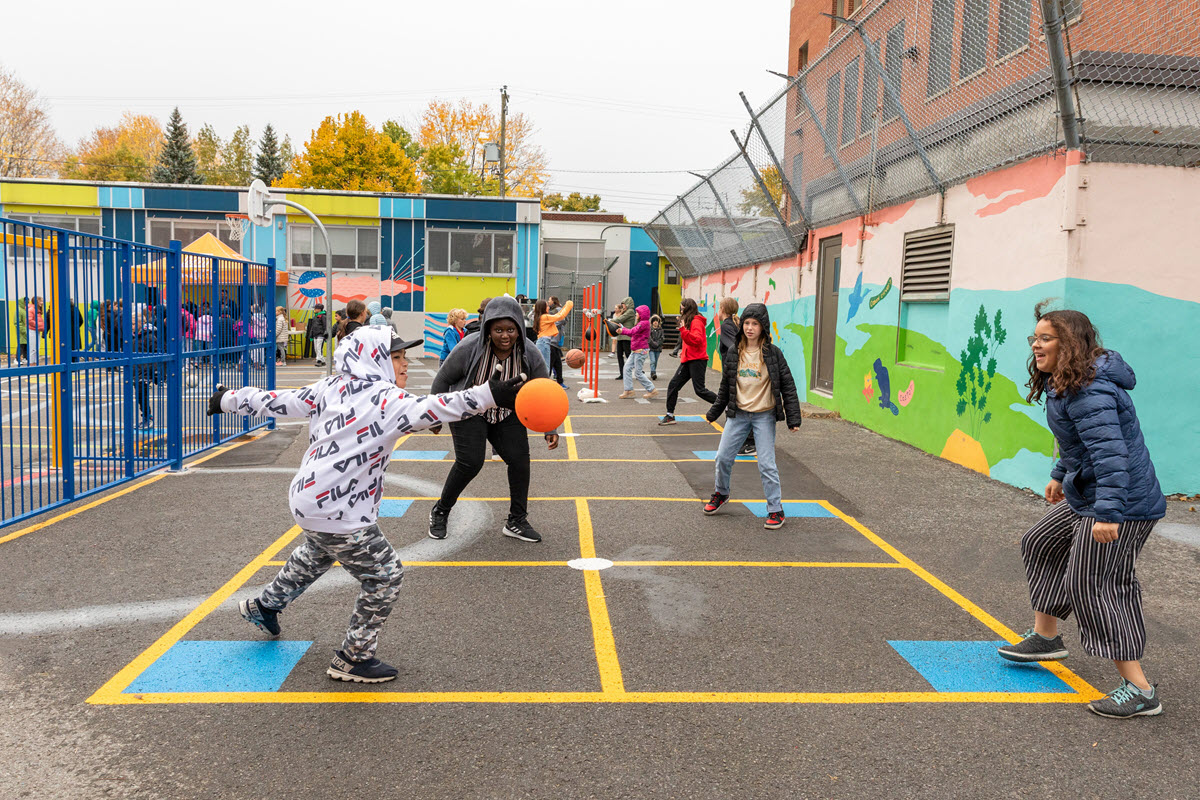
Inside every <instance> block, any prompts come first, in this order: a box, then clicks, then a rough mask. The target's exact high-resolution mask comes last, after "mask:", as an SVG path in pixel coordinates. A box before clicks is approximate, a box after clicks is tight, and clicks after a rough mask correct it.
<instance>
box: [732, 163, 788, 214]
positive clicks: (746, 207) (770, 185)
mask: <svg viewBox="0 0 1200 800" xmlns="http://www.w3.org/2000/svg"><path fill="white" fill-rule="evenodd" d="M747 174H748V177H749V178H750V181H751V186H750V188H748V189H743V190H742V200H741V202H740V203H738V211H740V212H741V213H743V214H745V215H746V216H751V217H774V216H775V209H774V208H772V207H771V202H770V201H769V200H768V199H767V196H766V195H764V194H763V191H762V188H761V187H760V186H759V185H758V181H756V180H754V177H753V175H749V170H747ZM758 174H759V175H761V176H762V179H763V183H765V184H766V185H767V191H769V192H770V193H771V200H774V201H775V205H776V206H778V207H780V208H782V205H783V179H782V178H781V177H780V175H779V170H778V169H776V168H775V167H774V166H770V167H763V168H760V169H759V171H758Z"/></svg>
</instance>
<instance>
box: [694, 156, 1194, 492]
mask: <svg viewBox="0 0 1200 800" xmlns="http://www.w3.org/2000/svg"><path fill="white" fill-rule="evenodd" d="M1064 167H1065V164H1064V160H1063V159H1055V158H1054V157H1052V156H1047V157H1045V158H1039V159H1033V160H1031V161H1030V162H1025V163H1023V164H1019V165H1016V166H1014V167H1012V168H1009V169H1007V170H1000V171H997V172H993V173H990V174H988V175H986V176H981V177H980V178H978V179H972V180H971V181H969V182H967V183H966V184H964V185H960V186H955V187H951V188H950V189H949V190H948V191H947V193H946V196H945V200H944V206H943V207H942V208H940V209H939V203H938V198H936V197H928V198H921V199H918V200H915V201H912V202H909V203H905V204H904V205H902V206H898V207H895V208H892V209H883V210H882V211H880V212H877V213H876V214H875V215H874V217H873V219H872V224H869V225H867V227H866V230H865V231H860V226H859V222H858V220H850V221H848V222H846V223H840V224H838V225H834V226H830V227H829V228H827V229H823V230H819V231H816V232H815V234H814V237H813V239H812V246H810V247H809V248H808V249H807V250H806V252H805V253H803V254H801V256H799V257H794V258H790V259H786V260H782V261H777V262H773V263H769V264H760V265H758V266H752V267H745V268H740V269H736V270H727V271H725V272H724V273H718V274H716V275H707V276H703V277H702V278H693V279H689V280H687V281H685V283H684V288H683V294H684V296H687V297H693V298H695V299H696V300H697V303H698V304H700V306H701V307H702V308H705V309H708V310H713V311H715V309H716V307H717V306H718V304H719V302H720V299H721V298H722V297H723V296H725V295H731V296H734V297H736V298H737V299H738V301H739V303H740V304H741V305H742V306H743V307H744V306H745V305H746V304H747V303H749V302H764V303H766V304H767V306H768V309H769V311H770V314H771V322H772V335H773V338H774V341H775V343H776V344H777V345H778V346H779V347H780V348H781V349H782V350H783V352H784V355H785V356H786V357H787V359H788V363H789V365H790V366H791V369H792V372H793V374H794V375H795V376H796V379H797V384H798V386H800V387H801V389H802V390H803V389H804V387H811V385H812V380H811V379H812V375H811V371H812V368H813V362H812V355H811V354H812V353H813V346H814V339H815V337H816V335H817V332H816V328H815V320H816V303H815V297H814V291H815V288H816V283H817V281H816V273H817V265H816V264H815V263H813V260H812V256H811V253H813V252H814V251H819V247H818V246H817V245H819V242H820V241H821V240H822V239H827V238H828V237H831V236H836V235H841V237H842V265H843V270H842V282H843V283H842V285H841V286H840V287H839V289H838V301H837V302H838V309H839V314H838V320H837V325H836V332H835V342H834V348H833V349H834V354H835V356H834V377H833V396H832V398H830V397H828V396H826V395H823V394H820V393H818V392H814V391H812V389H811V388H809V389H808V390H807V397H806V399H807V401H808V402H809V403H812V404H814V405H819V406H823V407H826V408H830V409H833V410H836V411H837V412H839V414H840V415H841V416H842V417H843V418H845V419H847V420H850V421H852V422H855V423H858V424H861V425H864V426H866V427H868V428H870V429H872V430H875V431H877V432H879V433H881V434H883V435H885V436H889V437H891V438H894V439H898V440H900V441H904V442H907V443H908V444H912V445H914V446H916V447H919V448H921V449H922V450H925V451H926V452H929V453H932V454H934V455H938V456H941V457H942V458H945V459H948V460H950V461H953V462H955V463H957V464H960V465H962V466H965V467H967V468H970V469H973V470H976V471H978V472H980V473H982V474H985V475H990V476H991V477H993V478H996V479H998V480H1001V481H1003V482H1006V483H1009V484H1012V485H1015V486H1019V487H1023V488H1028V489H1032V490H1034V491H1036V492H1038V493H1040V492H1041V490H1042V489H1043V487H1044V486H1045V484H1046V481H1047V480H1048V476H1049V472H1050V468H1051V466H1052V464H1053V462H1054V453H1055V443H1054V438H1053V436H1052V435H1051V434H1050V432H1049V430H1048V428H1047V427H1046V423H1045V410H1044V408H1042V407H1041V406H1033V405H1030V404H1029V403H1027V402H1026V401H1025V399H1024V398H1025V393H1026V389H1025V383H1026V381H1027V380H1028V377H1029V376H1028V366H1027V359H1028V355H1029V348H1028V346H1027V343H1026V341H1025V336H1026V334H1027V333H1031V332H1032V329H1033V325H1034V317H1033V308H1034V306H1035V305H1036V304H1037V303H1038V302H1040V301H1042V300H1044V299H1046V298H1059V299H1060V300H1059V307H1068V308H1075V309H1078V310H1081V311H1084V312H1085V313H1087V314H1088V315H1089V316H1090V317H1091V318H1092V320H1093V322H1095V324H1096V325H1097V327H1098V329H1099V330H1100V333H1101V337H1102V341H1103V343H1104V345H1105V346H1106V347H1109V348H1111V349H1114V350H1117V351H1119V352H1121V354H1122V355H1123V357H1124V358H1125V360H1126V361H1127V362H1129V363H1130V365H1131V366H1132V367H1133V368H1134V370H1135V371H1136V372H1137V375H1138V386H1137V388H1136V389H1135V390H1134V391H1133V392H1132V394H1131V396H1132V397H1133V400H1134V402H1135V404H1136V405H1137V409H1138V414H1139V418H1140V421H1141V423H1142V429H1143V432H1144V434H1145V436H1146V440H1147V444H1148V446H1149V447H1150V451H1151V455H1152V457H1153V459H1154V462H1155V466H1156V469H1157V472H1158V476H1159V480H1160V482H1161V483H1162V486H1163V489H1164V491H1166V492H1167V493H1168V494H1171V493H1186V494H1194V493H1198V492H1200V466H1198V465H1197V462H1196V460H1195V458H1194V453H1195V452H1196V451H1197V450H1200V426H1195V425H1182V426H1181V423H1180V420H1188V419H1192V418H1194V410H1193V409H1192V408H1191V401H1190V399H1189V398H1193V397H1195V395H1196V393H1197V392H1198V391H1200V348H1197V347H1195V346H1194V343H1195V342H1196V341H1198V340H1197V339H1196V336H1195V331H1197V330H1200V276H1198V275H1197V274H1196V273H1195V271H1194V270H1193V271H1192V272H1191V273H1188V274H1186V275H1180V274H1177V273H1178V269H1177V267H1178V265H1179V264H1180V263H1182V262H1181V261H1180V258H1185V259H1186V258H1191V260H1192V263H1193V264H1194V260H1195V256H1194V253H1195V252H1200V231H1198V230H1196V228H1197V226H1186V225H1169V226H1164V225H1158V226H1157V227H1156V228H1155V230H1156V234H1155V236H1154V237H1141V238H1140V239H1138V242H1139V243H1140V244H1139V246H1140V247H1141V248H1143V249H1142V250H1141V251H1139V250H1138V249H1137V248H1134V247H1133V246H1132V243H1127V242H1125V241H1124V238H1127V237H1120V236H1117V235H1116V233H1115V231H1116V230H1117V229H1119V228H1120V227H1121V226H1122V224H1123V223H1122V219H1123V216H1122V215H1123V214H1125V213H1128V211H1127V210H1128V197H1129V196H1131V195H1130V186H1131V185H1134V181H1133V180H1132V178H1131V176H1130V174H1129V173H1130V172H1131V171H1133V170H1141V172H1142V176H1143V178H1144V181H1143V182H1142V183H1138V184H1137V185H1138V186H1140V187H1141V188H1140V189H1139V191H1138V192H1137V195H1138V196H1139V197H1141V198H1143V200H1141V201H1139V203H1141V204H1142V205H1140V206H1139V209H1138V211H1137V213H1138V214H1140V215H1143V216H1147V217H1150V216H1152V215H1153V214H1155V213H1157V214H1159V215H1160V219H1162V220H1167V219H1172V218H1177V217H1178V214H1179V210H1178V208H1179V206H1178V204H1179V203H1184V204H1185V205H1186V203H1185V201H1184V200H1183V198H1184V197H1186V196H1192V197H1194V196H1200V173H1197V172H1196V171H1194V170H1193V171H1192V173H1191V174H1187V173H1186V171H1184V170H1177V169H1175V168H1162V167H1138V166H1135V165H1104V164H1089V165H1085V167H1086V168H1087V169H1089V170H1091V172H1090V173H1089V181H1088V190H1087V191H1088V198H1087V199H1088V224H1087V227H1086V228H1084V229H1081V230H1080V231H1077V232H1073V233H1070V234H1068V233H1067V232H1066V231H1064V230H1063V226H1062V224H1061V223H1062V220H1063V207H1064V191H1066V189H1065V188H1064V180H1063V177H1064V171H1065V170H1064ZM1155 181H1158V182H1161V183H1162V184H1163V185H1164V186H1165V187H1167V188H1168V189H1170V191H1167V190H1166V189H1164V191H1162V192H1160V193H1156V192H1154V191H1148V190H1147V185H1150V186H1153V185H1154V182H1155ZM1147 182H1148V184H1147ZM1185 189H1186V191H1184V190H1185ZM1143 206H1152V207H1153V208H1149V207H1143ZM1122 209H1125V211H1122ZM939 214H942V215H943V216H942V217H941V219H942V220H944V222H945V223H947V224H953V225H954V226H955V234H954V253H953V267H952V276H951V292H950V296H949V299H948V301H945V302H935V303H930V302H925V303H916V302H902V301H901V299H900V296H901V293H900V291H899V284H900V269H901V260H902V255H903V251H904V236H905V234H906V233H908V232H910V231H917V230H924V229H927V228H931V227H935V226H937V225H938V224H939ZM1068 236H1074V237H1076V240H1077V241H1076V242H1075V244H1073V245H1071V246H1068ZM860 237H861V239H862V241H863V258H862V260H861V264H859V263H858V242H859V239H860ZM1160 251H1161V252H1160ZM1189 254H1190V255H1189ZM1114 259H1120V260H1114ZM1159 264H1161V265H1162V270H1166V271H1168V272H1171V274H1173V275H1175V279H1174V280H1172V281H1165V280H1164V279H1163V277H1162V275H1161V274H1160V270H1159V269H1158V265H1159ZM851 266H858V267H859V268H858V269H857V270H855V269H851V268H850V267H851ZM1172 271H1173V272H1172ZM1067 275H1070V276H1071V277H1067ZM843 309H844V310H843ZM706 316H708V317H709V318H710V337H709V344H710V348H712V349H715V343H716V331H715V329H714V328H713V327H712V316H713V314H707V313H706ZM1150 320H1153V325H1150V324H1148V322H1149V321H1150ZM1163 342H1172V343H1173V344H1172V346H1170V347H1164V346H1163Z"/></svg>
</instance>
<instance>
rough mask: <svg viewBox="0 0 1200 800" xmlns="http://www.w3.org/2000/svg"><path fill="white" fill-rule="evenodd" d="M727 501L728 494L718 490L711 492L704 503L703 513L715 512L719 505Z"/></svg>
mask: <svg viewBox="0 0 1200 800" xmlns="http://www.w3.org/2000/svg"><path fill="white" fill-rule="evenodd" d="M728 502H729V495H727V494H721V493H720V492H713V496H712V497H711V498H709V500H708V502H707V503H705V504H704V513H705V514H710V515H711V514H715V513H717V511H718V510H719V509H720V508H721V506H723V505H725V504H726V503H728Z"/></svg>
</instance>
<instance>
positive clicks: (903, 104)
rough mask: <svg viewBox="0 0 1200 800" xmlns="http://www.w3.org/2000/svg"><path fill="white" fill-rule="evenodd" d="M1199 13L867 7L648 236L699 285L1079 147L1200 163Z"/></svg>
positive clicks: (1081, 2) (1019, 4) (1106, 5)
mask: <svg viewBox="0 0 1200 800" xmlns="http://www.w3.org/2000/svg"><path fill="white" fill-rule="evenodd" d="M1197 18H1200V0H1182V1H1181V2H1179V3H1176V4H1173V5H1171V6H1133V5H1130V4H1126V3H1112V2H1109V1H1108V0H878V2H874V3H871V2H868V3H867V4H866V5H865V6H864V7H863V8H862V9H861V10H859V11H858V12H857V13H856V14H855V15H854V16H853V17H852V18H850V19H848V20H839V21H837V23H836V24H837V28H836V30H835V31H834V32H833V35H832V36H831V37H830V40H829V44H828V46H827V47H826V48H825V50H824V51H823V52H822V53H821V54H820V55H819V56H818V57H817V58H816V59H814V60H813V61H812V62H811V63H809V64H807V65H806V66H805V67H804V68H803V69H802V70H801V71H800V73H799V74H798V75H795V76H792V77H789V78H787V79H786V85H785V86H784V87H783V88H782V89H781V90H780V91H779V92H778V93H777V94H776V95H775V96H774V97H772V98H771V99H770V100H768V101H767V102H766V103H765V104H763V105H762V106H760V107H759V108H757V109H753V108H751V106H750V105H749V104H748V103H747V104H746V109H747V112H748V114H749V119H750V121H749V123H748V124H747V125H746V127H745V128H744V129H743V130H742V131H740V132H738V131H732V132H731V133H732V135H733V138H734V139H735V141H736V143H737V150H736V152H735V153H734V154H733V155H732V156H731V157H730V158H728V159H726V160H725V161H724V162H723V163H722V164H721V165H720V166H718V167H717V168H716V169H714V170H713V171H712V172H710V173H709V174H707V175H705V176H698V177H699V178H700V180H699V181H698V182H697V183H696V184H695V185H694V186H693V187H692V188H691V189H689V190H688V191H687V192H686V193H684V194H683V195H682V196H681V197H680V198H679V199H677V200H676V201H675V202H674V203H672V204H671V205H669V206H667V208H665V209H663V211H662V212H660V213H659V214H658V215H657V216H656V217H655V218H654V219H653V220H652V221H651V222H650V224H649V225H647V226H646V230H647V232H648V233H649V234H650V236H651V237H653V238H654V240H655V241H656V242H657V243H658V245H659V248H660V249H661V250H662V251H663V252H664V254H666V256H667V258H669V259H670V260H671V262H672V263H673V264H674V265H675V266H676V267H677V268H678V269H679V270H680V272H681V273H682V274H684V275H698V274H706V273H710V272H715V271H718V270H722V269H729V268H732V267H737V266H743V265H748V264H755V263H761V262H764V261H770V260H773V259H779V258H786V257H788V256H790V255H794V254H795V253H797V252H799V250H800V249H801V248H802V247H803V243H804V239H805V237H806V235H807V233H808V231H809V230H811V229H813V228H815V227H817V226H822V225H829V224H832V223H835V222H838V221H841V220H845V219H850V218H853V217H859V216H866V217H868V218H869V217H870V215H871V214H872V212H873V211H874V210H876V209H878V208H881V207H884V206H888V205H894V204H896V203H900V202H904V201H906V200H910V199H913V198H916V197H921V196H924V195H928V194H930V193H933V192H939V191H943V190H944V189H945V188H946V187H947V186H949V185H952V184H955V183H961V182H962V181H964V180H966V179H968V178H970V177H972V176H974V175H979V174H981V173H984V172H988V171H991V170H994V169H997V168H999V167H1003V166H1004V165H1006V164H1011V163H1014V162H1017V161H1021V160H1023V159H1026V158H1029V157H1031V156H1035V155H1038V154H1042V153H1052V152H1056V151H1058V150H1060V149H1062V148H1064V147H1067V146H1072V147H1076V146H1077V147H1080V148H1081V149H1082V150H1083V151H1084V152H1085V154H1086V156H1087V157H1088V158H1089V159H1090V160H1093V161H1125V162H1133V163H1146V164H1168V165H1174V166H1196V165H1198V164H1200V26H1198V24H1197V22H1196V20H1197ZM1047 19H1048V20H1049V22H1050V24H1049V25H1047ZM742 100H743V102H745V98H744V97H743V98H742Z"/></svg>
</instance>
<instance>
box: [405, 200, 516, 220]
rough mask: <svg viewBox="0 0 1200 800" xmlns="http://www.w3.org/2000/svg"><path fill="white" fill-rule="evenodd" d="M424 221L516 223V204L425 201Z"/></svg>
mask: <svg viewBox="0 0 1200 800" xmlns="http://www.w3.org/2000/svg"><path fill="white" fill-rule="evenodd" d="M424 203H425V218H426V219H447V220H449V219H472V220H488V221H492V222H516V221H517V204H516V203H505V202H479V201H477V200H476V201H471V200H433V199H429V200H425V201H424Z"/></svg>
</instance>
